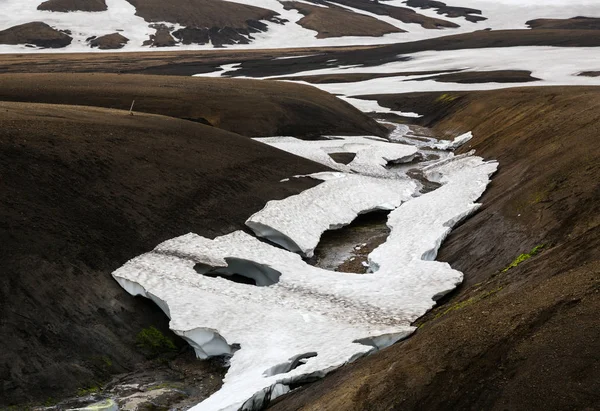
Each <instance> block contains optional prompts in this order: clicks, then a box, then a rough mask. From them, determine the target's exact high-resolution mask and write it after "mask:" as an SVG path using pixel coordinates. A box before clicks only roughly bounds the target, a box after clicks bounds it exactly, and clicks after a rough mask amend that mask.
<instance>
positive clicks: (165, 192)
mask: <svg viewBox="0 0 600 411" xmlns="http://www.w3.org/2000/svg"><path fill="white" fill-rule="evenodd" d="M0 170H2V178H1V179H0V192H2V196H0V228H1V229H0V244H2V247H0V309H1V311H0V312H1V313H2V318H1V321H0V409H4V406H7V405H10V404H13V403H21V404H22V403H23V402H25V401H28V400H37V401H42V402H43V401H45V400H46V399H48V398H50V397H53V398H60V397H61V396H64V395H66V394H73V393H74V392H75V391H76V390H77V389H79V388H87V387H90V386H97V385H98V384H99V383H100V382H101V381H103V380H105V379H106V378H107V377H108V376H109V375H110V373H115V372H123V371H126V370H131V369H132V367H133V366H134V365H135V364H137V363H139V362H140V361H142V360H143V357H142V356H141V354H139V353H138V352H137V351H136V349H135V337H136V335H137V333H138V332H140V331H141V329H142V328H144V327H148V326H149V325H156V326H158V327H161V328H162V329H166V326H167V319H166V317H165V316H164V314H162V313H160V311H159V309H158V308H156V307H153V306H152V304H151V303H148V302H144V301H138V300H137V299H134V298H132V297H130V296H128V295H127V294H126V293H125V291H123V290H122V289H121V288H120V287H119V286H118V284H117V283H116V282H115V281H114V280H113V279H112V278H111V276H110V273H111V272H112V271H113V270H115V269H116V268H118V267H119V266H120V265H121V264H123V263H124V262H126V261H127V260H128V259H130V258H133V257H135V256H136V255H139V254H140V253H143V252H146V251H148V250H150V249H152V248H153V247H154V246H156V245H157V244H158V243H159V242H161V241H164V240H166V239H169V238H172V237H174V236H178V235H182V234H185V233H188V232H196V233H199V234H201V235H207V236H215V235H218V234H225V233H228V232H230V231H232V230H235V229H241V228H243V224H244V221H245V220H246V218H248V217H249V216H250V215H251V214H252V213H254V212H256V211H258V210H259V209H260V208H262V207H263V206H264V205H265V203H266V202H267V201H268V200H272V199H280V198H284V197H286V196H288V195H292V194H296V193H298V192H299V191H300V190H302V189H304V188H307V186H308V184H309V183H306V182H305V181H302V180H298V181H293V182H288V183H280V182H279V181H280V180H281V179H283V178H286V177H290V176H292V175H296V174H304V173H312V172H317V171H323V170H324V167H323V166H320V165H318V164H316V163H312V162H310V161H308V160H304V159H301V158H299V157H295V156H293V155H290V154H288V153H285V152H283V151H280V150H276V149H274V148H271V147H269V146H266V145H262V144H259V143H256V142H254V141H252V140H250V139H248V138H245V137H242V136H239V135H236V134H233V133H229V132H226V131H223V130H219V129H216V128H213V127H208V126H204V125H202V124H197V123H193V122H191V121H184V120H179V119H173V118H169V117H162V116H156V115H149V114H139V113H136V114H135V115H134V116H130V115H129V114H128V113H127V111H117V110H107V109H99V108H86V107H76V106H56V105H54V106H53V105H42V104H25V103H4V102H0ZM108 364H110V365H108ZM16 409H23V408H16Z"/></svg>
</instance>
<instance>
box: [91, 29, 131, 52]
mask: <svg viewBox="0 0 600 411" xmlns="http://www.w3.org/2000/svg"><path fill="white" fill-rule="evenodd" d="M128 42H129V39H128V38H127V37H125V36H123V35H122V34H120V33H112V34H107V35H105V36H100V37H97V38H95V39H93V40H91V41H90V47H98V48H99V49H100V50H114V49H120V48H123V47H124V46H125V45H126V44H127V43H128Z"/></svg>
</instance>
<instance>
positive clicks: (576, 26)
mask: <svg viewBox="0 0 600 411" xmlns="http://www.w3.org/2000/svg"><path fill="white" fill-rule="evenodd" d="M525 24H527V25H528V26H529V27H531V28H532V29H551V30H600V18H595V17H573V18H571V19H537V20H530V21H528V22H527V23H525Z"/></svg>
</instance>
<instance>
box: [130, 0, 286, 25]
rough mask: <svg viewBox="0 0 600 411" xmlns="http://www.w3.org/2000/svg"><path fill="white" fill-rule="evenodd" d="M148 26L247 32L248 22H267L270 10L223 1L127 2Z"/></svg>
mask: <svg viewBox="0 0 600 411" xmlns="http://www.w3.org/2000/svg"><path fill="white" fill-rule="evenodd" d="M127 1H128V2H129V3H131V4H132V5H133V6H134V7H135V8H136V13H135V14H136V15H138V16H140V17H143V18H144V19H145V20H146V21H148V22H165V21H166V22H169V23H178V24H181V25H182V26H186V27H192V28H207V27H208V28H210V27H233V28H248V20H269V19H271V18H273V17H274V16H275V15H276V14H277V13H275V12H274V11H272V10H267V9H263V8H260V7H255V6H249V5H246V4H240V3H234V2H230V1H225V0H170V1H163V0H127Z"/></svg>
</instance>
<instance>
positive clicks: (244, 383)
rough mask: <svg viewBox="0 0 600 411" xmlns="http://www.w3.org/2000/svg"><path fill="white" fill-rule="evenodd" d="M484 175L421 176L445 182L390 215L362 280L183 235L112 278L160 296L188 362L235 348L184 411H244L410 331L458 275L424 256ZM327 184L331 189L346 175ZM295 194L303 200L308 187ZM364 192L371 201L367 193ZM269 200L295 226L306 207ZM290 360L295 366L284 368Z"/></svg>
mask: <svg viewBox="0 0 600 411" xmlns="http://www.w3.org/2000/svg"><path fill="white" fill-rule="evenodd" d="M495 169H496V164H495V163H493V162H491V163H486V162H483V161H482V160H481V159H480V158H478V157H473V156H461V157H456V158H455V159H453V160H452V161H448V160H445V161H443V162H440V163H439V164H438V165H434V166H430V167H429V168H428V170H427V173H429V174H431V175H432V176H433V175H434V174H435V176H434V177H435V178H436V179H437V180H438V181H440V182H441V183H443V184H444V186H442V188H440V189H438V190H436V191H433V192H431V193H428V194H425V195H423V196H421V197H419V198H416V199H411V200H410V201H407V202H405V203H403V204H402V205H401V206H400V207H398V208H397V209H396V210H395V211H392V213H391V214H390V217H389V225H390V227H391V228H392V233H391V235H390V237H389V238H388V240H387V241H386V243H384V244H383V245H382V246H380V247H379V248H377V249H376V250H375V251H374V252H373V253H372V254H371V256H370V257H369V259H370V261H371V262H372V264H371V268H372V269H373V270H374V271H375V272H374V273H373V274H367V275H352V274H345V273H336V272H330V271H326V270H322V269H319V268H316V267H312V266H310V265H308V264H306V263H305V262H304V261H303V260H302V259H301V258H300V256H298V255H297V254H294V253H290V252H288V251H286V250H281V249H278V248H276V247H273V246H271V245H268V244H265V243H262V242H260V241H258V240H257V239H256V238H254V237H252V236H250V235H248V234H245V233H243V232H241V231H236V232H233V233H231V234H228V235H225V236H221V237H217V238H215V239H214V240H210V239H207V238H203V237H200V236H197V235H195V234H187V235H185V236H181V237H178V238H175V239H172V240H169V241H166V242H164V243H162V244H160V245H159V246H157V247H156V249H155V250H154V251H152V252H150V253H147V254H144V255H142V256H140V257H137V258H135V259H133V260H131V261H129V262H128V263H127V264H125V265H124V266H123V267H121V268H120V269H118V270H117V271H115V272H114V273H113V276H114V277H115V279H116V280H117V281H119V283H121V284H122V285H123V286H124V287H125V288H126V289H128V290H131V291H134V290H133V289H132V287H131V286H130V284H131V283H137V284H138V285H139V287H138V288H137V291H134V292H137V293H140V294H142V295H153V296H155V297H156V298H157V299H159V300H161V301H164V302H165V304H167V305H168V313H169V315H170V316H171V324H170V327H171V328H172V329H173V330H174V331H175V332H176V333H178V334H179V335H183V336H185V337H186V338H187V339H188V340H189V341H191V343H192V344H193V346H194V348H196V350H197V353H198V355H199V356H204V355H206V354H207V353H213V354H214V353H220V352H222V353H227V352H231V351H232V349H231V348H228V347H231V346H232V345H233V344H234V343H235V344H239V345H240V347H241V348H240V349H239V350H238V351H235V353H234V355H233V357H232V358H231V367H230V368H229V370H228V372H227V375H226V377H225V380H224V385H223V387H222V388H221V389H220V390H219V391H218V392H217V393H215V394H214V395H212V396H211V397H210V398H208V399H207V400H206V401H204V402H202V403H200V404H198V405H197V406H196V407H194V408H193V410H196V411H203V410H210V411H215V410H236V409H239V408H242V409H252V408H253V407H256V406H257V404H260V403H261V401H262V399H264V397H265V396H267V397H268V396H277V395H281V394H282V393H284V392H286V391H287V388H286V386H287V385H289V384H290V383H292V382H297V381H300V380H302V379H303V378H307V377H313V376H323V375H325V374H326V373H328V372H330V371H331V370H333V369H335V368H337V367H339V366H341V365H343V364H344V363H346V362H348V361H353V360H354V359H356V358H357V357H360V356H362V355H365V354H367V353H369V352H371V351H373V350H376V349H379V348H383V347H385V346H388V345H390V344H392V343H394V342H395V341H397V340H398V339H401V338H404V337H406V336H407V335H409V334H410V333H411V332H412V331H413V330H414V328H413V327H411V326H410V323H411V321H414V319H416V318H417V317H418V316H420V315H422V314H423V313H424V312H425V311H426V310H428V309H430V308H431V306H432V305H433V304H434V302H433V300H432V298H437V297H439V296H441V295H443V294H444V293H446V292H448V291H449V290H451V289H452V288H453V287H455V286H456V284H458V283H459V282H460V281H461V280H462V274H461V273H460V272H458V271H455V270H453V269H451V268H450V267H449V265H448V264H446V263H439V262H434V261H431V260H432V259H433V258H434V257H435V254H436V252H437V248H438V247H439V245H440V243H441V241H442V239H443V238H444V237H445V236H446V235H447V233H448V231H449V230H450V228H451V227H452V226H453V225H454V224H455V223H456V222H458V221H459V220H460V219H462V218H464V217H465V216H466V215H468V214H469V213H470V212H472V211H473V210H475V209H476V208H477V205H476V204H474V201H475V200H476V199H477V198H478V197H479V196H480V195H481V194H482V193H483V191H484V190H485V187H486V185H487V183H488V182H489V175H490V174H491V173H493V172H494V171H495ZM330 177H332V178H333V179H332V180H328V181H334V182H340V181H344V179H346V178H348V176H345V177H343V178H342V177H340V176H331V175H330ZM364 178H367V177H364ZM346 181H349V180H346ZM384 181H385V180H384ZM388 181H393V180H388ZM326 183H327V182H325V183H323V184H321V186H325V184H326ZM317 187H319V186H317ZM306 193H308V194H306ZM383 193H384V195H385V196H387V195H388V193H387V192H385V190H384V191H383ZM303 194H304V195H305V196H306V197H312V195H311V193H310V190H307V191H305V192H304V193H303ZM323 194H326V193H323ZM331 194H334V193H329V194H327V195H331ZM335 194H336V195H337V194H338V193H337V192H336V193H335ZM301 195H302V194H301ZM357 195H360V194H357V193H356V192H346V193H345V194H343V195H342V196H341V197H333V196H331V197H329V201H328V203H329V204H327V206H328V207H330V209H329V213H328V215H329V217H330V219H331V220H332V221H334V220H337V219H339V215H338V211H340V209H339V208H338V207H335V206H334V205H332V203H333V202H334V201H335V200H337V201H338V202H347V201H349V200H350V199H351V198H352V197H355V196H357ZM369 196H373V197H379V196H380V194H379V192H378V190H376V189H375V190H373V191H369ZM313 199H314V198H313ZM277 204H278V205H277V208H278V210H279V215H280V216H285V215H287V216H289V218H290V219H293V220H294V221H295V222H296V226H297V230H300V229H301V228H302V227H303V225H304V224H305V223H306V221H307V215H308V214H311V213H312V212H313V210H311V209H307V208H297V207H295V205H294V204H292V202H286V201H282V202H278V203H277ZM342 212H344V211H343V210H342ZM290 227H291V225H290ZM300 237H302V236H300ZM232 261H235V262H236V264H237V267H235V264H234V267H232V265H231V262H232ZM196 264H199V265H200V267H201V269H200V270H199V271H200V272H205V271H206V270H208V269H209V268H210V267H216V268H218V269H219V270H220V271H221V272H222V273H229V274H233V273H241V274H243V273H244V271H245V265H248V266H249V265H251V266H253V267H254V268H253V270H254V269H256V267H263V269H265V270H267V271H268V270H270V271H274V272H278V273H280V276H279V278H278V279H277V281H275V282H272V284H271V285H270V286H263V287H257V286H252V285H246V284H238V283H234V282H231V281H228V280H226V279H223V278H211V277H207V276H204V275H202V274H199V273H198V272H197V271H196V270H194V266H195V265H196ZM215 340H216V341H218V344H216V347H215V345H213V344H212V342H213V341H215ZM315 354H316V356H315ZM300 358H303V360H302V361H296V360H298V359H300ZM293 363H297V364H300V365H299V366H298V367H297V368H295V369H293V370H292V369H290V368H291V365H292V364H293Z"/></svg>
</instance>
